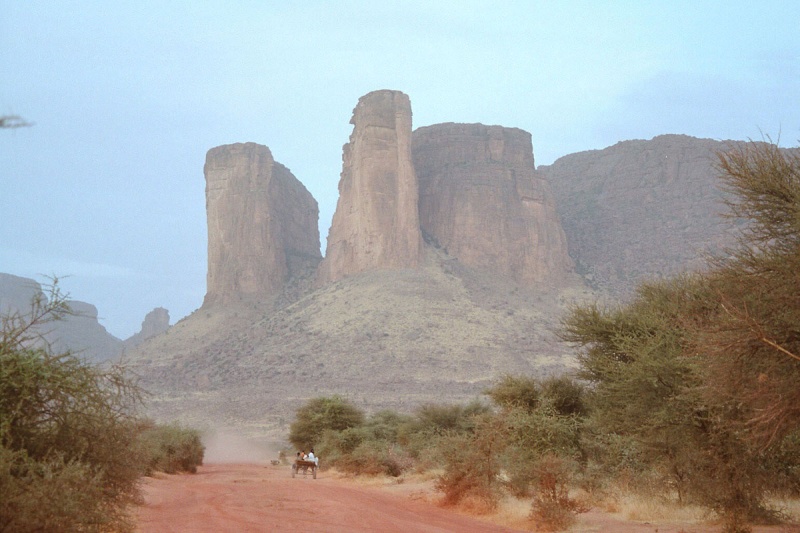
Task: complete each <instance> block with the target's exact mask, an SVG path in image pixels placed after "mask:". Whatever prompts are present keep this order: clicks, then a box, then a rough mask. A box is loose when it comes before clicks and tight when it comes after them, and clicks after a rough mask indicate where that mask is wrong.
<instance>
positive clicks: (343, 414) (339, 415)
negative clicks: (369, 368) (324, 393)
mask: <svg viewBox="0 0 800 533" xmlns="http://www.w3.org/2000/svg"><path fill="white" fill-rule="evenodd" d="M363 424H364V412H363V411H362V410H360V409H358V408H357V407H356V406H354V405H353V404H352V403H351V402H350V401H348V400H345V399H344V398H342V397H340V396H331V397H320V398H313V399H311V400H309V401H308V402H307V403H306V404H305V405H303V406H302V407H300V408H299V409H298V410H297V413H296V414H295V420H294V422H292V424H291V426H290V428H289V442H291V443H292V444H293V445H294V446H295V447H297V448H298V449H309V448H312V447H314V446H315V445H316V443H317V442H318V441H320V440H321V437H322V434H323V433H324V432H325V431H326V430H333V431H343V430H345V429H348V428H352V427H358V426H361V425H363Z"/></svg>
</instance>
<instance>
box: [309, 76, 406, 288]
mask: <svg viewBox="0 0 800 533" xmlns="http://www.w3.org/2000/svg"><path fill="white" fill-rule="evenodd" d="M350 123H351V124H353V133H352V134H351V135H350V142H348V143H347V144H346V145H345V146H344V154H343V157H342V160H343V164H342V174H341V179H340V181H339V201H338V203H337V205H336V212H335V213H334V215H333V222H332V224H331V229H330V232H329V234H328V248H327V253H326V254H325V260H324V261H323V262H322V263H321V264H320V268H319V271H318V276H317V279H318V281H319V282H320V283H326V282H330V281H335V280H338V279H341V278H343V277H345V276H348V275H350V274H355V273H357V272H363V271H367V270H375V269H386V268H389V269H395V268H413V267H416V266H418V265H419V262H420V257H421V251H422V236H421V233H420V229H419V215H418V211H417V209H418V208H417V202H418V197H419V194H418V188H417V178H416V175H415V173H414V166H413V164H412V161H411V103H410V101H409V99H408V96H406V95H405V94H403V93H402V92H399V91H388V90H384V91H375V92H371V93H369V94H367V95H365V96H362V97H361V98H360V99H359V101H358V104H357V105H356V108H355V109H354V110H353V118H352V119H351V121H350Z"/></svg>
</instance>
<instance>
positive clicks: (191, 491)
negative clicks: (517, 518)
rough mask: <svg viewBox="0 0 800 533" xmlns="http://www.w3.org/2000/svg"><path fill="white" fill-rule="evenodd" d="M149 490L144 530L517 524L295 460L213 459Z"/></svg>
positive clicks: (452, 528) (141, 521) (469, 528)
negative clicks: (297, 465) (302, 467)
mask: <svg viewBox="0 0 800 533" xmlns="http://www.w3.org/2000/svg"><path fill="white" fill-rule="evenodd" d="M144 493H145V501H146V503H145V505H144V506H142V507H140V508H139V510H138V513H137V514H138V527H139V529H138V531H140V532H142V533H166V532H181V533H184V532H192V533H195V532H196V533H202V532H209V533H211V532H214V533H219V532H225V531H235V532H256V531H258V532H265V531H270V532H272V531H275V532H280V531H303V532H326V533H335V532H348V533H357V532H375V531H380V532H387V533H388V532H397V533H401V532H402V533H407V532H409V531H415V532H430V533H434V532H436V533H444V532H456V531H458V532H478V531H486V532H495V531H496V532H501V531H506V532H507V531H514V530H512V529H507V528H502V527H499V526H495V525H492V524H488V523H486V522H482V521H480V520H478V519H474V518H470V517H468V516H464V515H460V514H458V513H454V512H451V511H448V510H446V509H441V508H439V507H437V506H435V505H433V504H431V503H428V502H425V501H418V500H414V499H413V498H410V497H409V495H407V494H406V495H400V494H393V493H387V491H381V490H380V489H376V488H369V487H359V486H356V485H354V484H352V483H347V482H345V481H343V480H338V479H334V478H332V477H331V478H327V477H326V475H325V473H321V474H320V475H319V476H318V478H317V479H312V478H311V475H310V474H309V475H308V476H306V477H304V476H302V475H300V476H298V477H297V478H295V479H292V478H291V473H290V470H289V467H288V466H283V467H273V466H263V465H253V464H217V465H214V464H211V465H207V466H202V467H200V469H199V471H198V473H197V474H195V475H176V476H159V477H158V478H156V479H147V480H146V483H145V486H144Z"/></svg>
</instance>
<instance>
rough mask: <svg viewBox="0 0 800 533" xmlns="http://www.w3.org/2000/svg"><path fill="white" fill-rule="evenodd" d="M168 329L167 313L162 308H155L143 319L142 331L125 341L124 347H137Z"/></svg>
mask: <svg viewBox="0 0 800 533" xmlns="http://www.w3.org/2000/svg"><path fill="white" fill-rule="evenodd" d="M168 329H169V311H167V310H166V309H164V308H163V307H156V308H155V309H153V310H152V311H150V312H149V313H147V314H146V315H145V317H144V321H143V322H142V329H141V330H140V331H139V332H138V333H136V334H134V335H133V336H131V337H129V338H128V339H126V340H125V347H126V348H130V347H133V346H138V345H139V344H141V343H143V342H144V341H146V340H147V339H151V338H153V337H155V336H156V335H161V334H162V333H164V332H165V331H167V330H168Z"/></svg>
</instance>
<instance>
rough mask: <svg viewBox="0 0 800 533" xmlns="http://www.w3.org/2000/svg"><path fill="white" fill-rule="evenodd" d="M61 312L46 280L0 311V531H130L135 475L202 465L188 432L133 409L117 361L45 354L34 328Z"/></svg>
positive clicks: (60, 301)
mask: <svg viewBox="0 0 800 533" xmlns="http://www.w3.org/2000/svg"><path fill="white" fill-rule="evenodd" d="M68 313H70V309H69V306H68V305H67V299H66V297H65V296H64V295H63V294H61V293H60V292H59V289H58V284H57V280H54V281H53V283H52V285H51V286H50V288H49V290H48V293H47V294H39V295H38V296H36V297H35V298H34V300H33V301H32V302H31V307H30V310H29V311H28V312H26V313H20V312H16V313H12V314H8V315H6V316H3V317H0V531H1V532H5V531H14V532H28V531H44V532H50V531H53V532H55V531H59V532H60V531H98V532H99V531H131V530H133V523H132V521H131V519H130V517H129V515H128V510H129V507H130V506H131V505H133V504H136V503H139V502H140V500H141V498H140V493H139V488H138V482H139V479H140V478H141V477H142V476H143V475H147V474H150V473H152V472H153V471H156V470H160V471H165V472H181V471H186V472H193V471H195V469H196V467H197V465H199V464H202V460H203V447H202V444H201V443H200V440H199V435H198V434H197V432H195V431H193V430H189V429H184V428H180V427H177V426H159V425H156V424H154V423H153V422H151V421H147V420H143V419H141V418H140V417H139V416H137V414H136V408H137V406H138V405H139V403H140V400H141V397H142V391H141V390H140V389H139V388H138V387H137V386H136V385H135V384H134V383H132V382H131V381H130V380H129V379H128V378H127V377H126V375H125V372H124V369H123V368H121V367H118V366H110V367H101V366H96V365H92V364H89V363H87V362H85V361H83V360H82V359H80V358H79V357H77V356H75V355H73V354H70V353H61V354H54V353H52V352H51V351H50V349H49V347H48V345H47V343H46V342H45V341H44V338H43V336H42V332H43V331H46V328H47V325H48V324H49V323H51V322H52V321H53V320H58V319H60V318H62V317H63V316H64V315H66V314H68Z"/></svg>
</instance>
